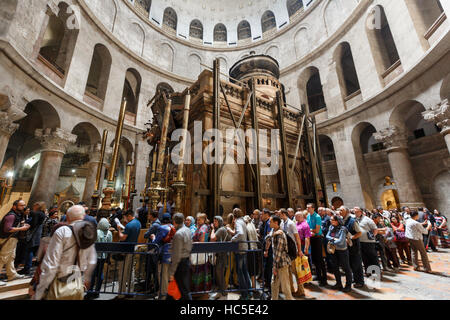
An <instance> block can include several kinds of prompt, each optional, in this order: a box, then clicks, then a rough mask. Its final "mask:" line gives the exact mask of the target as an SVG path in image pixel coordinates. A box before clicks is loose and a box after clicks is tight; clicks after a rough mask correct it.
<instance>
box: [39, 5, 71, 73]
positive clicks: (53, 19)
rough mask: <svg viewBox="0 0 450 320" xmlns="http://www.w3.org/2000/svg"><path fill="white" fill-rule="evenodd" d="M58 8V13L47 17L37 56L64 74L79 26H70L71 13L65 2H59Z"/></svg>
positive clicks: (67, 67) (68, 64)
mask: <svg viewBox="0 0 450 320" xmlns="http://www.w3.org/2000/svg"><path fill="white" fill-rule="evenodd" d="M58 8H59V12H58V15H55V14H51V15H50V17H49V20H48V25H47V28H46V30H45V33H44V36H43V38H42V40H41V45H40V50H39V58H40V59H41V60H44V61H46V62H47V63H49V64H50V65H52V66H53V67H54V68H56V70H57V72H59V73H61V74H62V75H63V76H64V75H65V74H66V72H67V70H68V69H69V66H70V62H71V61H72V55H73V51H74V48H75V43H76V40H77V36H78V31H79V28H78V27H77V26H72V24H74V22H73V17H71V16H72V15H73V13H71V11H70V10H69V7H68V5H67V4H66V3H65V2H60V3H59V5H58ZM68 19H72V20H68Z"/></svg>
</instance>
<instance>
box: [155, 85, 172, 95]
mask: <svg viewBox="0 0 450 320" xmlns="http://www.w3.org/2000/svg"><path fill="white" fill-rule="evenodd" d="M156 92H164V93H165V94H166V95H167V96H169V95H171V94H172V93H174V92H175V91H174V90H173V88H172V86H171V85H170V84H168V83H166V82H161V83H159V84H158V85H157V86H156Z"/></svg>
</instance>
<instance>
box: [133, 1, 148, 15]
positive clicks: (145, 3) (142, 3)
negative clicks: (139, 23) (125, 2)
mask: <svg viewBox="0 0 450 320" xmlns="http://www.w3.org/2000/svg"><path fill="white" fill-rule="evenodd" d="M136 3H137V4H138V5H139V6H140V7H141V8H142V9H144V10H145V11H146V12H147V13H150V8H151V6H152V0H136Z"/></svg>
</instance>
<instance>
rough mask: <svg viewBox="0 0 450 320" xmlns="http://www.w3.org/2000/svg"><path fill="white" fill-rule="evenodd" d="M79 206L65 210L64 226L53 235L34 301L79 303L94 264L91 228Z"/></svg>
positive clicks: (42, 266)
mask: <svg viewBox="0 0 450 320" xmlns="http://www.w3.org/2000/svg"><path fill="white" fill-rule="evenodd" d="M84 215H85V212H84V208H83V207H82V206H79V205H75V206H72V207H70V208H69V209H68V210H67V215H66V217H67V223H68V225H66V226H62V227H60V228H58V230H56V231H55V233H54V234H53V236H52V238H51V240H50V243H49V245H48V248H47V251H46V254H45V256H44V259H43V260H42V264H41V270H42V271H41V275H40V279H39V284H38V285H37V287H36V294H35V295H34V297H33V298H34V300H41V299H45V300H83V296H84V291H85V289H88V288H89V286H90V280H91V274H92V272H93V270H94V269H95V266H96V264H97V253H96V251H95V247H94V243H95V240H96V239H97V233H96V230H95V227H94V226H93V225H92V224H91V223H89V222H86V221H83V219H84Z"/></svg>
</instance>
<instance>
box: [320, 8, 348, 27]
mask: <svg viewBox="0 0 450 320" xmlns="http://www.w3.org/2000/svg"><path fill="white" fill-rule="evenodd" d="M347 1H348V0H347ZM322 17H323V22H324V25H325V31H326V33H327V36H330V35H331V34H332V33H333V32H335V31H336V30H337V29H338V28H339V26H340V24H341V21H342V3H341V0H328V1H327V3H326V4H325V5H324V7H323V11H322Z"/></svg>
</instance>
